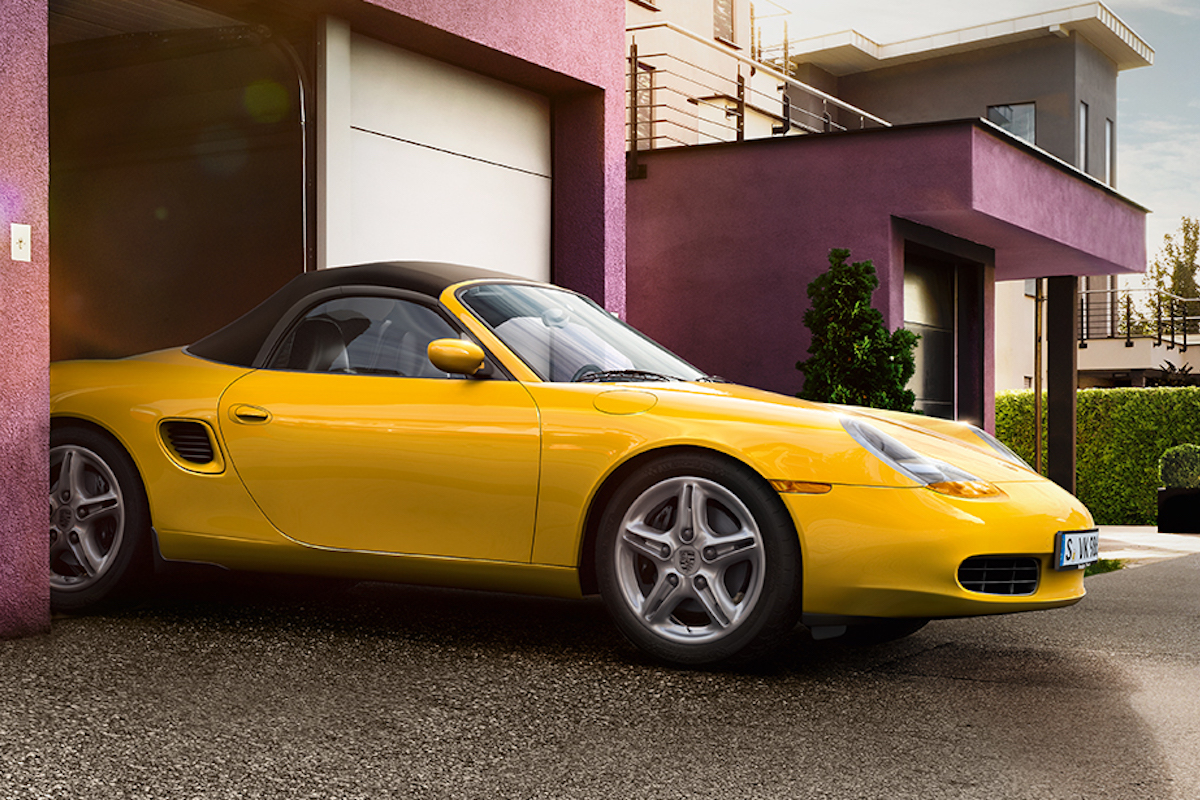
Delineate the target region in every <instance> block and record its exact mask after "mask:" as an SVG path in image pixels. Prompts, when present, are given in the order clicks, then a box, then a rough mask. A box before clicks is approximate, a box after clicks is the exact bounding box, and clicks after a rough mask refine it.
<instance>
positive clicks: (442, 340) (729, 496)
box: [50, 263, 1098, 664]
mask: <svg viewBox="0 0 1200 800" xmlns="http://www.w3.org/2000/svg"><path fill="white" fill-rule="evenodd" d="M51 407H52V428H51V443H50V444H51V449H50V582H51V596H52V601H53V604H54V605H55V607H57V608H58V609H61V610H79V609H84V608H87V607H90V606H94V605H97V604H103V603H106V602H109V601H111V600H113V599H115V598H117V597H119V596H121V595H124V594H126V593H128V592H129V591H131V590H133V589H136V588H137V587H138V586H139V585H145V584H146V582H147V580H148V579H149V578H150V577H151V575H152V573H153V571H154V569H155V565H156V564H158V563H161V562H162V561H166V562H170V561H181V562H200V563H204V564H215V565H219V566H222V567H225V568H228V569H231V570H250V571H256V572H281V573H293V574H301V575H312V576H329V577H340V578H346V579H351V580H384V581H401V582H410V583H421V584H429V585H437V586H454V587H464V588H473V589H490V590H497V591H508V592H526V593H533V594H542V595H553V596H558V597H579V596H582V595H585V594H591V593H596V592H599V594H600V595H601V596H602V597H603V600H604V602H605V604H606V606H607V608H608V609H609V610H610V612H611V615H612V618H613V620H614V621H615V623H616V625H617V627H618V628H619V629H620V630H621V631H622V632H623V633H624V634H625V635H626V636H627V637H628V638H629V639H630V640H631V641H632V642H633V643H634V644H635V645H637V646H638V647H640V648H642V649H643V650H645V651H647V652H648V653H650V654H652V655H654V656H656V657H658V658H660V659H664V660H667V661H671V662H675V663H681V664H702V663H710V662H716V661H725V660H746V659H751V658H754V657H756V656H758V655H759V654H761V653H763V652H765V651H766V650H768V649H769V648H770V647H771V646H773V645H774V644H776V643H778V642H779V641H780V640H781V639H782V638H783V637H786V636H788V635H789V634H790V633H791V632H792V630H793V629H794V628H795V627H796V624H797V622H803V624H805V625H807V626H808V627H809V628H810V629H811V630H812V634H813V636H814V638H818V639H820V638H832V637H836V636H843V637H846V638H848V639H851V640H858V641H883V640H887V639H891V638H897V637H899V636H903V635H906V634H908V633H911V632H913V631H915V630H917V629H918V628H920V627H921V626H922V625H924V624H925V623H926V622H927V621H928V620H929V619H932V618H938V617H942V618H944V617H960V616H969V615H976V614H996V613H1004V612H1012V611H1028V610H1033V609H1043V608H1053V607H1057V606H1065V605H1069V604H1071V603H1074V602H1076V601H1078V600H1079V599H1080V598H1081V597H1082V596H1083V594H1084V589H1083V567H1084V566H1086V565H1087V564H1089V563H1091V562H1092V561H1094V560H1095V559H1096V557H1097V545H1098V536H1097V532H1096V530H1095V528H1094V527H1093V524H1092V518H1091V516H1090V515H1089V514H1088V511H1087V509H1085V508H1084V507H1083V506H1082V505H1081V504H1080V503H1079V502H1078V501H1077V500H1076V499H1075V498H1074V497H1072V496H1071V495H1070V494H1068V493H1067V492H1065V491H1063V490H1061V489H1059V488H1058V487H1057V486H1055V485H1054V484H1052V483H1050V482H1048V481H1046V480H1044V479H1043V478H1041V477H1040V476H1038V475H1036V474H1034V473H1033V472H1032V471H1031V470H1030V469H1029V468H1028V467H1027V466H1026V465H1025V464H1024V463H1022V462H1021V460H1020V459H1019V458H1017V457H1016V456H1014V455H1013V454H1012V453H1011V452H1010V451H1008V450H1007V448H1005V447H1004V446H1003V445H1002V444H1000V443H999V442H998V441H996V440H995V439H994V438H992V437H990V436H988V435H987V434H986V433H984V432H983V431H981V430H979V429H977V428H973V427H971V426H968V425H960V424H957V423H952V422H947V421H945V420H933V419H929V418H925V417H920V416H915V415H905V414H895V413H884V412H875V411H871V410H868V409H857V408H844V407H833V406H826V405H820V404H815V403H809V402H804V401H801V400H796V399H793V398H788V397H783V396H780V395H775V394H770V393H767V392H763V391H757V390H754V389H749V388H745V387H742V386H735V385H732V384H729V383H724V382H722V381H720V380H719V379H716V378H713V377H710V376H706V375H705V374H704V373H702V372H700V371H699V370H697V369H695V368H694V367H692V366H690V365H689V364H687V363H685V362H684V361H682V360H681V359H679V358H678V357H677V356H674V355H672V354H671V353H669V352H667V351H666V350H664V349H663V348H662V347H660V346H659V345H657V344H655V343H654V342H652V341H650V340H649V339H647V338H646V337H644V336H642V335H641V334H639V333H638V332H637V331H635V330H633V329H632V328H630V327H628V326H627V325H625V324H624V323H622V322H621V321H620V320H618V319H616V318H615V317H613V316H612V315H611V314H609V313H607V312H606V311H604V310H603V309H602V308H600V307H599V306H598V305H596V304H595V303H593V302H592V301H590V300H589V299H587V298H586V297H583V296H581V295H579V294H575V293H573V292H570V291H566V290H564V289H561V288H557V287H554V286H549V285H546V284H541V283H536V282H532V281H526V280H521V279H517V278H512V277H509V276H504V275H498V274H496V273H490V272H486V271H483V270H478V269H471V268H466V267H457V266H450V265H445V264H424V263H392V264H369V265H363V266H358V267H342V268H337V269H328V270H321V271H318V272H311V273H307V274H304V275H301V276H299V277H297V278H295V279H294V280H293V281H292V282H291V283H289V284H288V285H286V286H285V287H284V288H282V289H281V290H279V291H278V292H277V293H276V294H274V295H273V296H272V297H270V298H269V299H268V300H266V301H265V302H264V303H262V304H261V305H260V306H258V307H257V308H255V309H254V310H252V311H251V312H249V313H248V314H246V315H245V316H243V317H242V318H240V319H238V320H237V321H235V322H233V323H232V324H230V325H228V326H227V327H225V328H223V329H221V330H219V331H217V332H216V333H214V334H212V335H210V336H208V337H206V338H204V339H201V340H200V341H198V342H196V343H195V344H192V345H189V346H187V347H184V348H181V349H173V350H162V351H158V352H154V353H148V354H145V355H141V356H136V357H132V358H126V359H120V360H112V361H74V362H63V363H57V364H54V365H52V367H51Z"/></svg>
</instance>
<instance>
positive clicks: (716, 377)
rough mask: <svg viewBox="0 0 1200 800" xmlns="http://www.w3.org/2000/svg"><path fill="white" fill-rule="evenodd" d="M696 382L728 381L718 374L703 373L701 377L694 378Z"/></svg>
mask: <svg viewBox="0 0 1200 800" xmlns="http://www.w3.org/2000/svg"><path fill="white" fill-rule="evenodd" d="M696 383H729V381H727V380H725V379H724V378H722V377H721V376H720V375H705V376H704V377H703V378H696Z"/></svg>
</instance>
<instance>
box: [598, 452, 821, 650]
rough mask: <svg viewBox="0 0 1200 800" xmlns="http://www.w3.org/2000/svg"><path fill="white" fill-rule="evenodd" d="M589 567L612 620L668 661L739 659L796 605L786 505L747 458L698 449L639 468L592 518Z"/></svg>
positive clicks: (778, 629) (794, 542)
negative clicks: (595, 533) (595, 531)
mask: <svg viewBox="0 0 1200 800" xmlns="http://www.w3.org/2000/svg"><path fill="white" fill-rule="evenodd" d="M596 575H597V578H598V581H599V584H600V593H601V596H602V597H603V598H604V601H605V605H606V606H607V608H608V609H609V612H610V614H611V615H612V617H613V620H614V621H615V622H616V624H617V627H618V628H620V629H621V631H622V633H624V634H625V636H626V637H627V638H629V639H630V641H632V642H633V643H634V644H635V645H636V646H637V647H639V648H641V649H642V650H644V651H646V652H647V653H649V654H651V655H653V656H655V657H656V658H660V659H662V660H665V661H670V662H673V663H677V664H686V665H699V664H707V663H713V662H718V661H731V660H736V661H747V660H750V659H753V658H755V657H758V656H760V655H762V654H764V653H765V652H767V651H768V650H770V649H771V648H773V647H774V646H775V645H776V644H778V643H779V641H780V640H781V639H782V638H783V637H784V636H786V635H787V634H788V633H789V632H790V631H791V630H792V629H793V628H794V627H795V624H796V620H797V618H798V616H799V612H800V547H799V540H798V538H797V535H796V531H795V528H794V527H793V525H792V522H791V518H790V517H789V516H788V513H787V510H786V509H785V508H784V507H783V503H782V502H780V500H779V497H778V495H776V494H775V493H774V492H773V491H772V490H771V489H770V487H769V486H767V485H766V484H765V482H764V481H762V480H761V479H760V478H759V477H758V476H757V475H756V474H754V473H753V472H752V471H750V470H749V469H748V468H747V467H745V466H743V465H741V464H738V463H736V462H731V461H727V460H725V459H723V458H719V457H717V456H709V455H706V454H687V455H673V456H667V457H664V458H662V459H659V460H657V461H654V462H651V463H649V464H647V465H645V466H643V467H641V468H640V469H638V470H637V471H636V472H635V473H634V474H633V475H632V476H630V477H629V478H628V479H627V480H626V481H625V482H624V483H623V484H622V485H621V486H620V488H618V490H617V491H616V492H615V494H614V495H613V498H612V502H611V503H610V504H609V506H608V508H607V509H606V510H605V512H604V515H603V517H602V519H601V523H600V535H599V537H598V539H597V543H596Z"/></svg>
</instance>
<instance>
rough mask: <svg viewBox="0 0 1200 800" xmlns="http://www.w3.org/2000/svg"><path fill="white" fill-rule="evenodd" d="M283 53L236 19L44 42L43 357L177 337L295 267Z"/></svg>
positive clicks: (299, 160)
mask: <svg viewBox="0 0 1200 800" xmlns="http://www.w3.org/2000/svg"><path fill="white" fill-rule="evenodd" d="M55 20H56V18H55V17H53V16H52V18H51V25H52V28H53V26H54V25H55ZM53 33H54V31H53V30H52V34H53ZM60 38H61V37H60ZM51 40H52V42H53V41H54V40H55V37H54V36H53V35H52V37H51ZM293 55H294V54H289V53H287V52H285V51H284V49H283V48H282V47H281V46H280V44H279V43H278V42H276V41H272V40H271V37H270V34H269V32H267V31H265V29H262V28H252V27H249V26H240V25H236V26H224V27H219V28H200V29H184V30H171V31H153V32H135V33H125V34H121V35H115V36H102V37H98V38H84V39H78V40H73V41H67V42H62V43H59V44H53V45H52V46H51V48H50V92H49V96H50V132H51V146H50V148H51V149H50V153H51V164H50V171H51V181H50V215H51V225H52V228H53V236H54V246H53V249H52V251H51V261H50V276H51V296H50V326H51V357H52V358H53V359H63V358H80V357H112V356H123V355H128V354H131V353H136V352H141V351H145V350H151V349H156V348H160V347H167V346H172V345H179V344H185V343H188V342H190V341H193V340H195V339H197V338H200V337H201V336H203V335H204V334H206V333H208V332H211V331H212V330H214V329H215V328H217V327H220V326H221V325H223V324H225V323H226V322H229V321H230V320H232V319H233V318H235V317H236V316H238V315H240V314H242V313H243V312H245V311H247V310H248V309H250V308H252V307H253V306H254V305H256V304H257V303H258V302H260V301H261V300H262V299H263V298H264V297H266V296H267V295H268V294H269V293H270V292H271V291H272V290H273V289H275V288H277V287H278V286H280V285H282V284H283V283H284V282H286V281H287V280H288V279H290V278H291V277H293V276H294V275H296V274H298V273H300V272H303V271H304V269H305V265H306V252H305V250H306V246H305V232H306V230H307V227H308V226H307V221H306V203H305V192H306V189H305V175H304V172H305V168H304V148H305V139H304V135H303V130H302V124H301V120H302V119H303V117H302V111H301V103H302V102H303V98H304V93H303V92H302V90H301V88H300V87H301V84H300V81H299V78H298V71H297V68H296V64H295V63H292V62H293V61H294V58H293V57H292V56H293Z"/></svg>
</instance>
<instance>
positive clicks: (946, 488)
mask: <svg viewBox="0 0 1200 800" xmlns="http://www.w3.org/2000/svg"><path fill="white" fill-rule="evenodd" d="M925 488H926V489H933V490H934V491H935V492H937V493H938V494H944V495H947V496H949V497H965V498H967V499H973V498H977V497H1003V496H1004V492H1002V491H1000V488H999V487H998V486H994V485H992V484H990V483H988V482H987V481H940V482H938V483H929V484H926V485H925Z"/></svg>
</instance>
